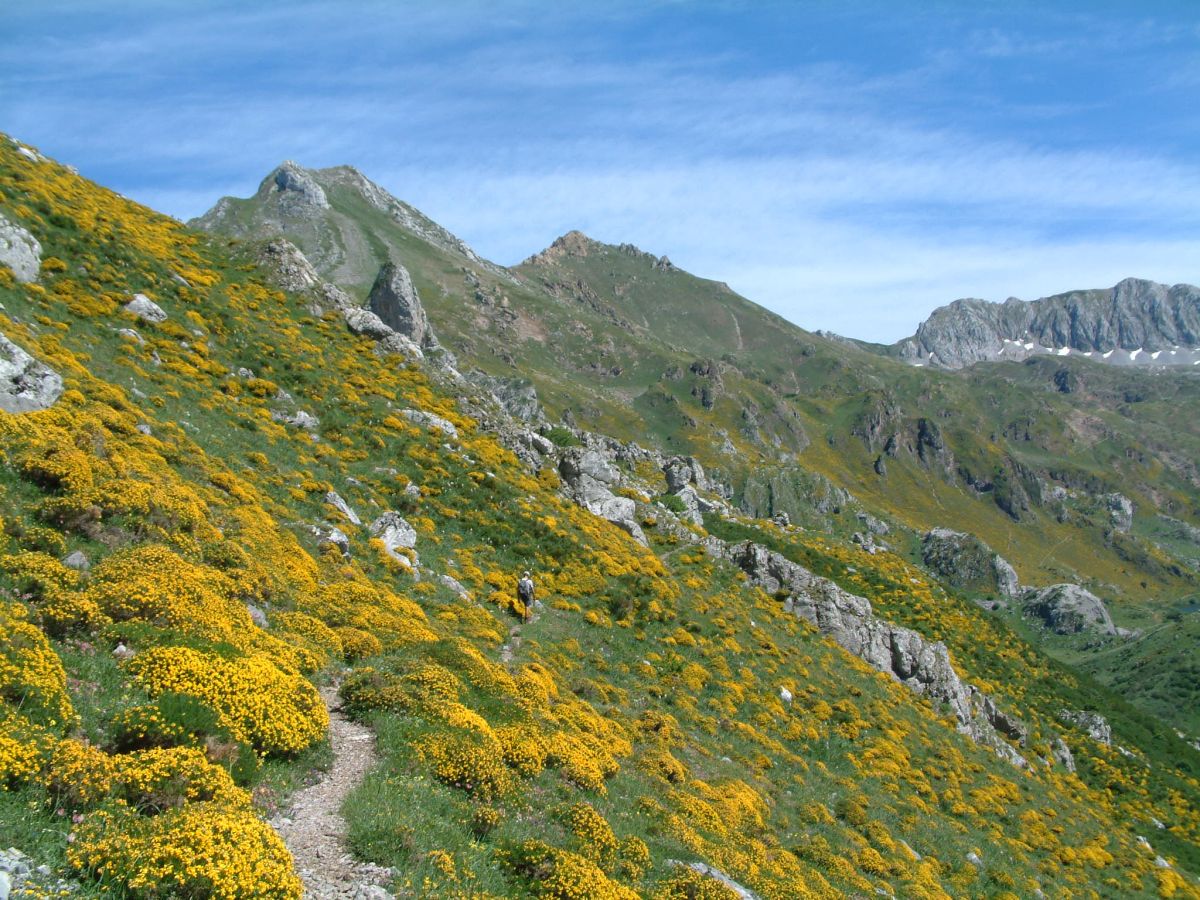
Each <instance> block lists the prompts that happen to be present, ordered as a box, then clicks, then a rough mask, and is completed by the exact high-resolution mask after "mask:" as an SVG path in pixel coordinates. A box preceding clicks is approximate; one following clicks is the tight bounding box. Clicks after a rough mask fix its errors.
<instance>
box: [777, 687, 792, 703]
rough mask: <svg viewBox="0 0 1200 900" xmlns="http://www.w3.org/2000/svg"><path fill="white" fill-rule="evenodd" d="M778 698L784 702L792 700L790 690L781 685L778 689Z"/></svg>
mask: <svg viewBox="0 0 1200 900" xmlns="http://www.w3.org/2000/svg"><path fill="white" fill-rule="evenodd" d="M779 699H780V700H782V701H783V702H784V703H791V702H792V692H791V691H789V690H788V689H787V688H785V687H781V688H780V689H779Z"/></svg>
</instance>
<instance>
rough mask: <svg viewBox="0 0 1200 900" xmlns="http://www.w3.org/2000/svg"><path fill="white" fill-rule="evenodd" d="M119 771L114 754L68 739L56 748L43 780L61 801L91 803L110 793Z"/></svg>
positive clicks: (84, 804) (59, 801) (66, 802)
mask: <svg viewBox="0 0 1200 900" xmlns="http://www.w3.org/2000/svg"><path fill="white" fill-rule="evenodd" d="M116 774H117V764H116V762H115V760H114V758H113V757H111V756H109V755H108V754H107V753H105V752H104V751H103V750H101V749H99V748H98V747H93V746H92V745H91V744H87V743H84V742H82V741H76V740H73V739H67V740H65V741H60V742H59V744H58V746H57V747H55V748H54V752H53V753H52V754H51V756H50V763H49V765H48V766H47V767H46V774H45V779H44V783H45V785H46V787H47V788H48V789H49V790H50V792H51V793H52V794H54V796H55V798H56V800H57V802H58V803H60V804H63V805H66V806H72V807H78V806H90V805H92V804H94V803H99V802H100V801H101V800H103V799H104V798H106V797H107V796H108V795H109V793H110V792H111V791H112V789H113V782H114V780H115V778H116Z"/></svg>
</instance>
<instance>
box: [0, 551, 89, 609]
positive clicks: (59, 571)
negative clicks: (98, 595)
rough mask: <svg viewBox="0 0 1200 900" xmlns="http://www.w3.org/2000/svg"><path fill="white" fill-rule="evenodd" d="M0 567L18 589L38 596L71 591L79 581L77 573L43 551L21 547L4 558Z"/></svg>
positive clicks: (40, 597)
mask: <svg viewBox="0 0 1200 900" xmlns="http://www.w3.org/2000/svg"><path fill="white" fill-rule="evenodd" d="M0 569H3V570H4V572H5V574H7V575H8V576H9V578H10V579H11V580H12V582H13V584H14V585H15V586H16V588H17V590H19V591H21V592H23V593H25V594H27V595H31V596H32V597H35V598H38V599H43V598H45V597H48V596H51V595H53V594H56V593H58V592H59V591H64V590H70V589H72V588H74V587H76V586H77V585H78V584H79V573H78V572H76V571H75V570H74V569H68V568H67V567H66V566H64V565H63V564H62V563H60V562H59V561H58V560H57V559H55V558H54V557H53V556H50V555H49V554H48V553H42V552H40V551H32V550H22V551H20V552H18V553H14V554H12V555H11V556H5V557H2V558H0Z"/></svg>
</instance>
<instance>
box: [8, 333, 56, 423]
mask: <svg viewBox="0 0 1200 900" xmlns="http://www.w3.org/2000/svg"><path fill="white" fill-rule="evenodd" d="M62 391H63V381H62V376H61V375H59V374H58V373H57V372H55V371H54V370H53V369H51V368H50V367H49V366H46V365H44V364H43V363H40V362H38V361H37V360H36V359H34V358H33V357H32V356H30V355H29V354H28V353H26V352H25V351H24V350H22V349H21V348H20V347H18V346H17V345H16V344H14V343H13V342H12V341H10V340H9V339H8V338H6V337H5V336H4V335H2V334H0V409H2V410H4V411H5V412H10V413H25V412H36V411H37V410H39V409H46V408H47V407H50V406H52V405H53V404H54V402H55V401H56V400H58V398H59V397H60V396H61V395H62Z"/></svg>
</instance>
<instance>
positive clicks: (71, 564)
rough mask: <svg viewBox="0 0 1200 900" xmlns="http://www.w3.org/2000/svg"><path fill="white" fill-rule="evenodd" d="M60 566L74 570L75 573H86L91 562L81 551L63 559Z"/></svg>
mask: <svg viewBox="0 0 1200 900" xmlns="http://www.w3.org/2000/svg"><path fill="white" fill-rule="evenodd" d="M62 564H63V565H64V566H66V567H67V568H68V569H74V570H75V571H76V572H86V571H88V569H90V568H91V567H92V561H91V560H90V559H88V558H87V554H86V553H84V552H83V551H82V550H76V551H75V552H74V553H70V554H68V555H67V556H65V557H63V561H62Z"/></svg>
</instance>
